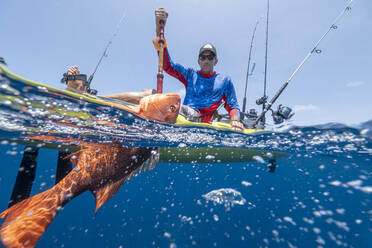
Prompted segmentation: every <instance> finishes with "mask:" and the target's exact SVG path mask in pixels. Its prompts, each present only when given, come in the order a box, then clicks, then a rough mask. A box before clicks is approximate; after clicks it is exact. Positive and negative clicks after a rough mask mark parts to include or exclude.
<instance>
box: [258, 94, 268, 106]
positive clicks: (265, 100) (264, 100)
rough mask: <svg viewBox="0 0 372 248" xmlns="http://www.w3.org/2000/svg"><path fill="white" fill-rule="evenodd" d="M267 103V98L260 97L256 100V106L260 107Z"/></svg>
mask: <svg viewBox="0 0 372 248" xmlns="http://www.w3.org/2000/svg"><path fill="white" fill-rule="evenodd" d="M266 102H267V96H263V97H260V98H258V99H257V100H256V104H257V105H262V104H264V103H266Z"/></svg>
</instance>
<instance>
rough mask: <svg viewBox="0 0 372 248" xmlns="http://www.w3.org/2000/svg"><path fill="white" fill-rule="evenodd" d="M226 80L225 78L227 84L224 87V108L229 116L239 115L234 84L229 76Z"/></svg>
mask: <svg viewBox="0 0 372 248" xmlns="http://www.w3.org/2000/svg"><path fill="white" fill-rule="evenodd" d="M226 80H227V85H226V89H225V95H226V102H225V109H226V110H227V111H228V112H229V114H230V116H231V115H237V116H240V110H239V103H238V100H237V98H236V94H235V88H234V85H233V83H232V81H231V79H230V78H229V77H228V78H226ZM234 109H236V110H234ZM235 111H236V112H235Z"/></svg>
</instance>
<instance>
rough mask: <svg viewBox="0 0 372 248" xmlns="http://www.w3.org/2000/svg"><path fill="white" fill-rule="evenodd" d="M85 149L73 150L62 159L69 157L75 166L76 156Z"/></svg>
mask: <svg viewBox="0 0 372 248" xmlns="http://www.w3.org/2000/svg"><path fill="white" fill-rule="evenodd" d="M86 150H87V149H81V150H79V151H77V152H74V153H71V154H70V155H67V156H66V157H64V158H63V159H70V161H71V163H72V164H73V165H74V166H76V165H77V161H78V156H79V155H80V154H81V153H82V152H83V151H86Z"/></svg>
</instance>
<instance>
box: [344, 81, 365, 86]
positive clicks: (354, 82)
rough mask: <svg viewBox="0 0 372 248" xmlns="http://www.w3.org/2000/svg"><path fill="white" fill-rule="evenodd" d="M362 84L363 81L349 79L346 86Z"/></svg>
mask: <svg viewBox="0 0 372 248" xmlns="http://www.w3.org/2000/svg"><path fill="white" fill-rule="evenodd" d="M363 84H364V82H363V81H351V82H348V83H347V84H346V87H358V86H361V85H363Z"/></svg>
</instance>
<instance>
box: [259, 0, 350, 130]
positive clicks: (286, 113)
mask: <svg viewBox="0 0 372 248" xmlns="http://www.w3.org/2000/svg"><path fill="white" fill-rule="evenodd" d="M353 1H354V0H350V2H349V3H348V4H347V6H346V7H345V9H343V11H342V12H341V13H340V14H339V16H338V17H337V18H336V19H335V20H334V21H333V24H332V25H331V26H330V28H329V29H328V30H327V32H325V33H324V34H323V36H322V37H321V38H320V40H319V41H318V42H317V43H316V44H315V46H314V48H312V50H311V51H310V52H309V53H308V54H307V55H306V57H305V58H304V59H303V60H302V62H301V63H300V64H299V66H298V67H297V68H296V70H295V71H294V72H293V73H292V75H291V76H290V77H289V79H288V80H287V81H286V82H285V83H284V84H283V85H282V87H281V88H280V89H279V90H278V92H277V93H276V94H275V95H274V97H273V98H272V99H271V100H270V102H269V103H268V104H267V106H266V107H265V108H264V110H263V111H262V113H261V114H260V115H259V116H258V117H257V119H256V121H255V123H254V126H256V125H257V124H258V122H259V121H260V120H261V119H262V118H264V116H265V114H266V113H267V111H269V110H271V107H272V105H273V104H274V103H275V101H276V100H277V99H278V98H279V96H280V95H281V94H282V93H283V91H284V90H285V88H286V87H287V86H288V84H289V83H290V82H291V81H292V79H293V77H294V76H295V75H296V74H297V72H298V71H299V70H300V69H301V68H302V66H303V65H304V64H305V62H306V61H307V60H309V58H310V57H311V56H312V55H313V54H314V53H317V54H319V53H321V52H322V50H320V49H319V48H318V46H319V44H320V43H321V42H322V41H323V39H324V38H325V37H326V36H327V35H328V34H329V33H330V32H331V31H332V30H336V29H337V28H338V26H337V25H336V24H337V23H338V21H339V20H341V18H342V17H344V16H345V14H346V12H348V11H349V10H351V4H352V3H353ZM291 111H292V110H291V109H289V108H288V107H281V105H279V108H278V110H277V111H275V112H274V111H273V113H274V114H276V115H278V117H280V118H284V119H289V118H290V117H291V116H292V115H293V114H292V115H290V112H291ZM274 120H275V119H274Z"/></svg>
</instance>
